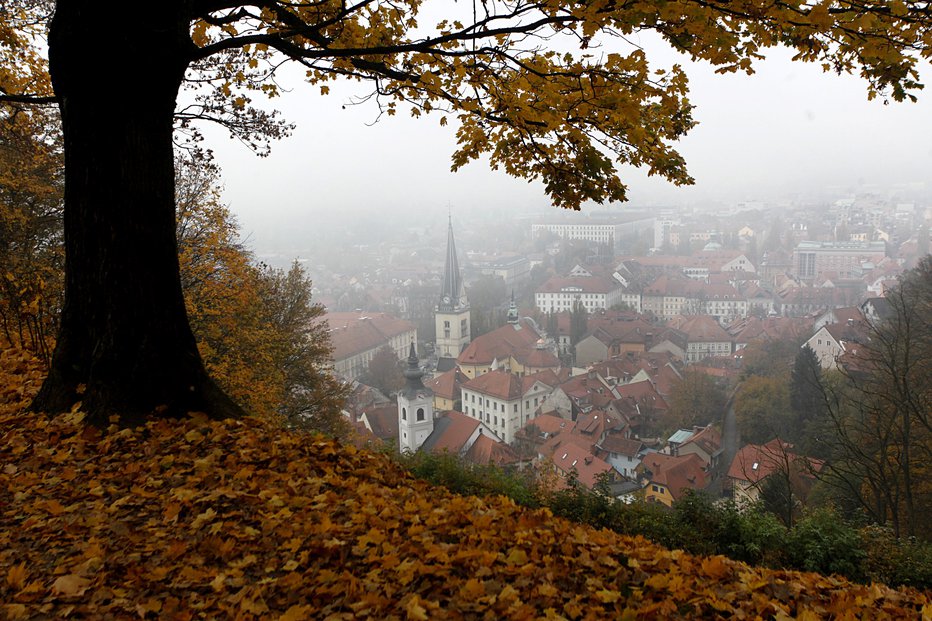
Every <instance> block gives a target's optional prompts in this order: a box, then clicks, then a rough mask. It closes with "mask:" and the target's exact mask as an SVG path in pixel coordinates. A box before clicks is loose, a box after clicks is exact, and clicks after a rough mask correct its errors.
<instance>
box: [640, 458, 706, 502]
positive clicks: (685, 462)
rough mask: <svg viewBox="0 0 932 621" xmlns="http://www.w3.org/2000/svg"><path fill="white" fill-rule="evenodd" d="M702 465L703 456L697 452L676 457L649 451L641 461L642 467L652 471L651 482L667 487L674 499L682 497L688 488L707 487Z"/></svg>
mask: <svg viewBox="0 0 932 621" xmlns="http://www.w3.org/2000/svg"><path fill="white" fill-rule="evenodd" d="M702 466H703V463H702V458H700V457H699V456H698V455H695V454H691V455H681V456H678V457H674V456H672V455H664V454H662V453H649V454H648V455H646V456H645V457H644V459H643V460H642V461H641V468H642V469H643V470H647V471H650V473H651V474H650V476H649V477H648V478H649V480H650V482H651V483H656V484H657V485H663V486H664V487H666V488H667V490H669V492H670V495H671V496H673V498H674V500H676V499H679V498H681V497H682V496H683V493H684V492H685V491H686V490H689V489H694V490H699V489H703V488H705V486H706V478H705V472H703V470H702Z"/></svg>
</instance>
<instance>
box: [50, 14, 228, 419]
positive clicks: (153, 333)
mask: <svg viewBox="0 0 932 621" xmlns="http://www.w3.org/2000/svg"><path fill="white" fill-rule="evenodd" d="M182 9H183V3H181V2H165V3H163V4H160V5H159V7H158V8H157V9H156V8H153V6H152V5H150V4H146V5H145V6H138V7H137V6H136V5H135V4H134V3H123V2H102V1H99V0H59V2H58V3H57V7H56V12H55V17H54V19H53V20H52V23H51V27H50V32H49V60H50V72H51V76H52V82H53V85H54V88H55V94H56V97H57V98H58V102H59V107H60V108H61V116H62V127H63V132H64V145H65V217H64V219H65V256H66V259H65V303H64V309H63V312H62V319H61V329H60V333H59V337H58V342H57V345H56V348H55V352H54V353H53V356H52V363H51V369H50V373H49V376H48V378H47V379H46V381H45V383H44V384H43V386H42V389H41V390H40V392H39V394H38V396H37V397H36V399H35V401H34V402H33V409H34V410H37V411H45V412H50V413H54V412H61V411H66V410H68V409H70V408H71V407H72V406H73V405H74V403H75V402H77V401H82V402H83V406H82V409H83V410H84V411H85V412H86V413H87V414H88V415H89V417H90V419H91V421H92V422H95V423H97V424H106V423H107V421H108V419H109V417H110V416H111V415H113V414H118V415H120V416H121V422H123V423H124V424H134V423H137V422H139V421H141V420H142V418H143V417H145V416H146V415H148V414H151V413H156V414H157V415H160V416H183V415H184V414H185V413H186V412H189V411H201V412H206V413H207V414H208V415H211V416H216V417H221V416H229V415H237V414H240V413H241V410H240V409H239V408H238V407H237V406H236V405H235V404H234V403H233V402H232V401H231V400H230V399H229V398H228V397H227V396H226V395H225V394H224V393H223V392H222V391H221V390H220V389H219V388H218V387H217V386H216V385H215V384H214V383H213V381H212V380H211V379H210V378H209V377H208V376H207V373H206V371H205V370H204V366H203V363H202V361H201V358H200V355H199V354H198V351H197V345H196V342H195V340H194V336H193V334H192V332H191V329H190V327H189V325H188V318H187V313H186V311H185V305H184V299H183V296H182V291H181V281H180V277H179V271H178V254H177V243H176V239H175V204H174V182H175V179H174V163H173V143H172V117H173V114H174V109H175V98H176V97H177V94H178V89H179V87H180V85H181V81H182V79H183V77H184V71H185V69H186V67H187V60H186V54H187V52H188V50H189V46H190V45H191V43H190V40H189V37H188V22H187V20H186V19H185V14H184V11H183V10H182ZM130 24H131V25H132V27H128V25H130Z"/></svg>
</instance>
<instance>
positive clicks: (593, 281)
mask: <svg viewBox="0 0 932 621" xmlns="http://www.w3.org/2000/svg"><path fill="white" fill-rule="evenodd" d="M623 293H624V289H623V288H622V286H621V284H620V283H618V282H617V281H615V280H614V279H609V278H603V277H601V276H568V277H559V276H555V277H553V278H550V279H548V280H547V282H545V283H544V284H542V285H541V286H540V287H539V288H538V289H537V291H536V292H535V293H534V305H535V306H537V308H539V309H540V310H541V311H543V312H545V313H557V312H560V311H571V310H573V307H574V306H575V305H576V302H577V300H578V301H579V302H580V303H582V305H583V307H585V309H586V310H587V311H589V312H592V311H594V310H598V309H600V308H604V309H609V308H611V307H613V306H615V305H617V304H621V303H622V302H623V301H624V297H623ZM638 299H640V296H638Z"/></svg>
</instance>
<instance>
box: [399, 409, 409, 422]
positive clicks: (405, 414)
mask: <svg viewBox="0 0 932 621" xmlns="http://www.w3.org/2000/svg"><path fill="white" fill-rule="evenodd" d="M401 420H408V408H401Z"/></svg>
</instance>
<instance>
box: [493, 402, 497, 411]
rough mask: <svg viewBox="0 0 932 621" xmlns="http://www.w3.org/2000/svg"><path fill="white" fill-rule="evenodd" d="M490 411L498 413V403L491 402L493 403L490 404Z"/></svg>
mask: <svg viewBox="0 0 932 621" xmlns="http://www.w3.org/2000/svg"><path fill="white" fill-rule="evenodd" d="M492 409H493V410H495V411H496V412H498V402H493V403H492Z"/></svg>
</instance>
